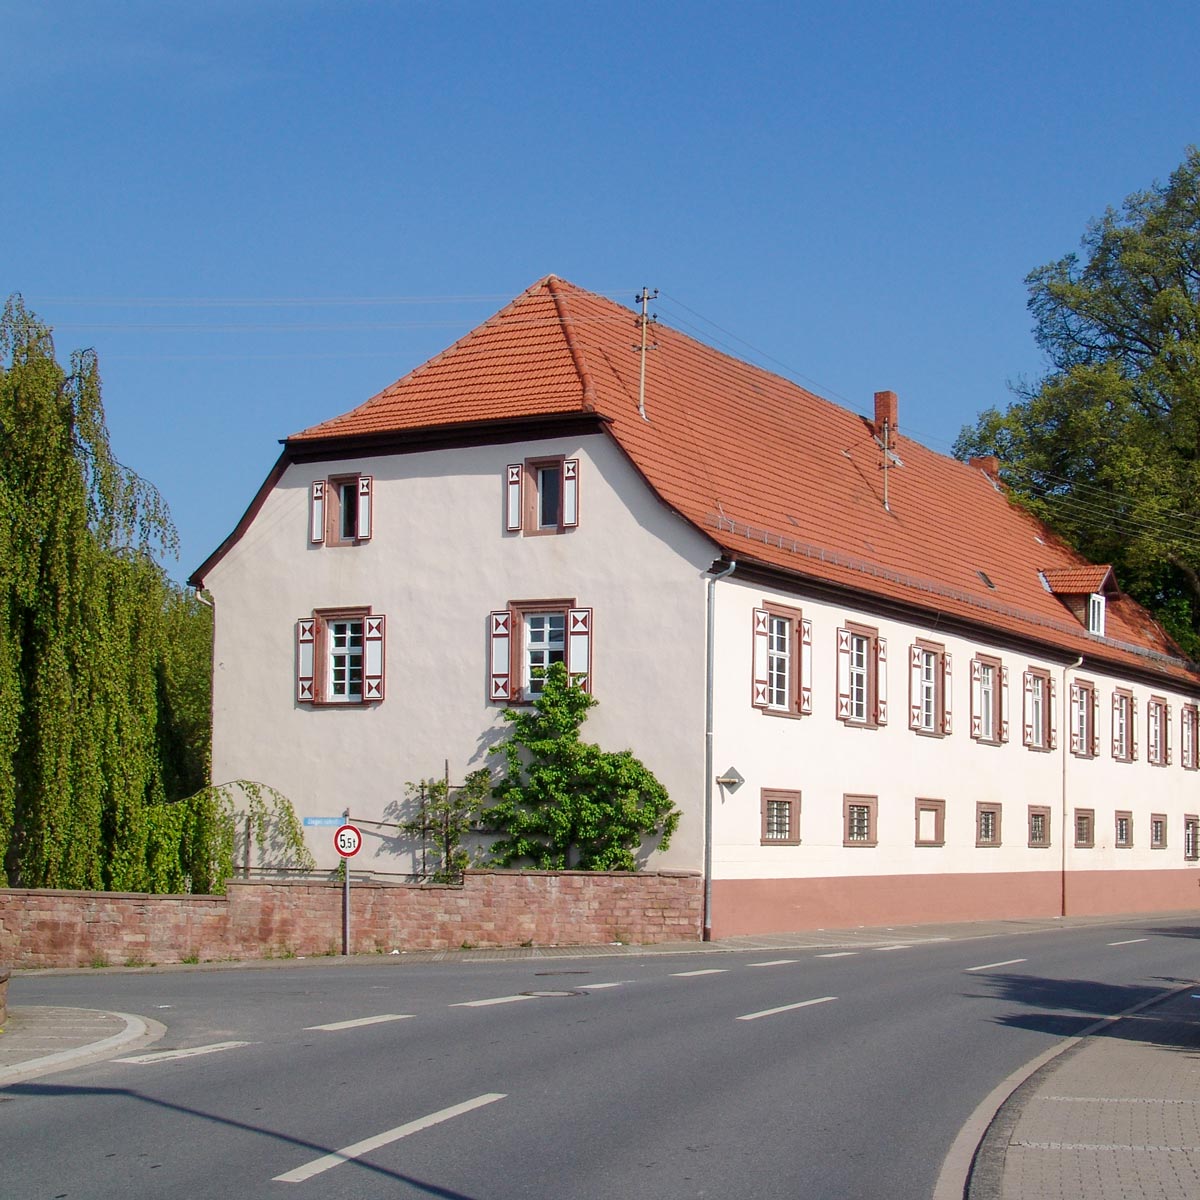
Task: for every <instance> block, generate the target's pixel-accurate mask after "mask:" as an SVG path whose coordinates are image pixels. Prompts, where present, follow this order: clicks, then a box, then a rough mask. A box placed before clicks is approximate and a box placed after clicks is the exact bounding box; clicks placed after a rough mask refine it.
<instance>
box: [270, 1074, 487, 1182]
mask: <svg viewBox="0 0 1200 1200" xmlns="http://www.w3.org/2000/svg"><path fill="white" fill-rule="evenodd" d="M504 1095H505V1094H504V1093H503V1092H485V1093H484V1094H483V1095H482V1096H476V1097H475V1098H474V1099H473V1100H464V1101H463V1102H462V1103H461V1104H455V1105H452V1106H451V1107H450V1108H443V1109H440V1110H439V1111H438V1112H435V1113H430V1114H429V1116H427V1117H418V1118H417V1119H416V1120H415V1121H409V1122H408V1123H407V1124H406V1125H397V1126H396V1128H395V1129H389V1130H387V1132H385V1133H377V1134H376V1135H375V1136H374V1137H369V1138H364V1139H363V1140H362V1141H361V1142H355V1143H354V1144H353V1145H352V1146H344V1147H343V1148H342V1149H341V1150H335V1151H334V1152H333V1153H332V1154H325V1155H322V1157H320V1158H315V1159H313V1161H312V1162H308V1163H305V1164H304V1165H303V1166H302V1167H296V1168H295V1169H294V1170H292V1171H285V1172H284V1174H282V1175H276V1176H275V1177H274V1178H273V1179H272V1180H271V1182H272V1183H303V1182H304V1181H305V1180H306V1179H311V1178H312V1177H313V1176H314V1175H320V1174H321V1173H322V1172H323V1171H328V1170H330V1169H331V1168H333V1167H337V1166H340V1165H341V1164H342V1163H344V1162H351V1161H353V1160H354V1159H356V1158H361V1157H362V1156H363V1155H364V1154H370V1153H371V1151H372V1150H378V1149H379V1148H380V1147H381V1146H387V1145H390V1144H391V1143H392V1142H398V1141H399V1140H400V1139H401V1138H406V1137H409V1136H410V1135H411V1134H414V1133H420V1132H421V1131H422V1130H423V1129H429V1128H430V1127H431V1126H434V1125H440V1124H441V1123H442V1122H443V1121H449V1120H452V1119H453V1118H454V1117H461V1116H462V1115H463V1114H464V1113H469V1112H471V1111H472V1110H474V1109H476V1108H482V1107H483V1106H484V1105H485V1104H494V1103H495V1102H496V1101H497V1100H503V1099H504Z"/></svg>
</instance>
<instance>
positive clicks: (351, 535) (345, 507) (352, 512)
mask: <svg viewBox="0 0 1200 1200" xmlns="http://www.w3.org/2000/svg"><path fill="white" fill-rule="evenodd" d="M338 513H339V518H340V519H339V524H340V526H341V528H340V530H339V534H340V536H341V538H342V540H343V541H347V542H350V541H353V540H354V539H355V538H356V537H358V481H357V480H355V481H354V482H353V483H341V484H338Z"/></svg>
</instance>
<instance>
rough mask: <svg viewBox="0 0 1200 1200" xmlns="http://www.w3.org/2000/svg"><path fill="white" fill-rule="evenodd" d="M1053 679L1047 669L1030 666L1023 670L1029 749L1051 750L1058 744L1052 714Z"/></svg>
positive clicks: (1024, 725)
mask: <svg viewBox="0 0 1200 1200" xmlns="http://www.w3.org/2000/svg"><path fill="white" fill-rule="evenodd" d="M1054 700H1055V696H1054V679H1053V678H1052V677H1051V675H1050V672H1049V671H1043V670H1040V669H1039V668H1037V667H1030V668H1029V670H1028V671H1026V672H1025V713H1024V719H1023V721H1022V725H1023V727H1024V734H1023V736H1024V741H1025V745H1026V746H1028V747H1029V748H1030V750H1053V749H1055V748H1056V746H1057V745H1058V730H1057V727H1056V724H1055V716H1054Z"/></svg>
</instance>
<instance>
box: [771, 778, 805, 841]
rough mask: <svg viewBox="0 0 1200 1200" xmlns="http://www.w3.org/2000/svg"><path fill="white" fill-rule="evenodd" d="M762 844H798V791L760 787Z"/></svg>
mask: <svg viewBox="0 0 1200 1200" xmlns="http://www.w3.org/2000/svg"><path fill="white" fill-rule="evenodd" d="M762 844H763V845H764V846H766V845H772V846H798V845H799V844H800V793H799V792H793V791H784V790H782V789H779V788H763V789H762Z"/></svg>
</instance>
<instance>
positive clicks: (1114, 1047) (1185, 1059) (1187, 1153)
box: [0, 918, 1200, 1200]
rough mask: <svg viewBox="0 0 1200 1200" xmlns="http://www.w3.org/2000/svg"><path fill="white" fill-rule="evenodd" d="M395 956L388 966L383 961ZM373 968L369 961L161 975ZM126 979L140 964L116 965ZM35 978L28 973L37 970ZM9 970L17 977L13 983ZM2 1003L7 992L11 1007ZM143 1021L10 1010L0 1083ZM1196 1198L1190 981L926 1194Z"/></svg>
mask: <svg viewBox="0 0 1200 1200" xmlns="http://www.w3.org/2000/svg"><path fill="white" fill-rule="evenodd" d="M1115 920H1116V919H1114V918H1104V919H1093V920H1088V919H1086V918H1084V919H1075V920H1070V919H1068V921H1067V922H1063V921H1008V922H987V923H979V924H976V925H972V926H964V925H945V926H906V927H896V926H892V927H888V928H885V929H856V930H817V931H811V932H808V933H797V934H771V935H767V936H763V937H745V938H729V939H726V940H724V941H714V942H704V943H699V944H697V943H694V942H688V943H680V944H677V945H669V946H621V945H619V944H614V945H612V946H597V947H590V948H589V947H553V948H533V949H516V950H501V951H436V952H421V953H414V954H409V955H407V956H405V961H406V962H420V961H440V962H445V961H449V960H467V959H473V960H475V961H481V960H487V959H491V960H495V959H515V958H559V957H563V958H567V957H572V958H575V957H597V956H600V957H610V956H611V957H619V956H622V955H655V954H685V953H686V954H695V953H697V952H701V953H703V952H706V951H707V952H713V953H719V952H722V951H730V950H782V949H803V948H815V947H830V946H858V947H864V946H869V945H894V944H896V943H897V942H909V943H911V944H914V945H916V944H919V943H921V942H927V941H944V940H948V939H951V938H953V939H955V940H958V939H969V938H976V937H997V936H1005V935H1006V934H1007V935H1013V934H1019V933H1021V932H1028V931H1030V930H1031V929H1035V928H1053V927H1058V928H1062V927H1063V926H1064V925H1065V924H1070V925H1086V924H1109V923H1115ZM392 961H395V960H392ZM348 962H349V963H355V962H357V963H361V964H363V965H366V964H368V963H371V964H377V965H383V964H384V963H386V962H387V960H386V959H383V960H381V959H379V958H378V957H377V956H375V955H369V956H365V957H357V958H350V959H329V958H321V959H312V960H308V962H307V964H305V963H304V962H303V960H298V959H296V960H275V961H273V962H270V963H256V964H242V963H231V964H220V965H219V966H218V965H217V964H212V965H210V966H207V967H173V968H170V967H168V968H157V969H159V970H164V969H165V970H206V969H207V970H215V969H234V970H247V969H254V968H255V967H258V968H265V969H281V968H287V967H296V966H303V965H308V966H310V967H313V968H317V969H320V968H334V969H336V966H337V965H339V964H345V963H348ZM114 969H117V970H122V971H125V972H128V971H130V970H140V969H141V968H114ZM40 973H41V972H39V974H40ZM20 974H21V972H18V973H17V975H18V976H19V975H20ZM11 999H12V996H11V993H10V1000H11ZM165 1033H166V1028H165V1027H164V1026H163V1025H161V1024H160V1023H159V1022H157V1021H154V1020H151V1019H150V1018H148V1017H139V1016H133V1015H131V1014H128V1013H110V1012H100V1011H98V1010H95V1009H84V1008H55V1007H24V1008H23V1007H20V1006H16V1007H13V1006H11V1004H10V1007H9V1010H8V1020H7V1023H6V1025H5V1026H4V1027H3V1029H0V1088H3V1087H5V1086H7V1085H8V1084H12V1083H17V1082H20V1081H21V1080H25V1079H32V1078H35V1077H36V1076H39V1075H47V1074H51V1073H53V1072H55V1071H62V1070H66V1069H67V1068H69V1067H77V1066H83V1065H85V1064H87V1063H90V1062H98V1061H102V1060H104V1059H107V1058H113V1057H115V1056H116V1055H117V1054H118V1053H122V1052H126V1051H128V1050H130V1049H136V1048H137V1047H140V1046H145V1045H148V1044H150V1043H151V1042H155V1041H157V1040H158V1039H159V1038H161V1037H162V1036H163V1035H164V1034H165ZM1151 1197H1153V1198H1154V1200H1197V1198H1198V1197H1200V983H1195V984H1190V985H1188V986H1187V987H1185V988H1180V989H1176V990H1175V991H1173V992H1171V993H1169V994H1168V995H1167V996H1166V997H1165V998H1158V999H1155V1000H1152V1001H1150V1002H1149V1003H1148V1004H1145V1005H1142V1006H1139V1008H1137V1009H1135V1010H1131V1012H1130V1013H1129V1014H1127V1015H1125V1016H1121V1017H1117V1018H1110V1019H1108V1020H1104V1021H1098V1022H1097V1023H1096V1024H1095V1025H1094V1026H1092V1027H1091V1028H1090V1029H1088V1030H1085V1031H1084V1032H1083V1034H1081V1035H1080V1036H1079V1037H1076V1038H1071V1039H1068V1040H1067V1041H1066V1042H1064V1043H1062V1044H1061V1045H1059V1046H1057V1047H1055V1049H1053V1050H1051V1051H1049V1052H1048V1053H1047V1054H1044V1055H1042V1056H1040V1057H1039V1058H1038V1059H1035V1060H1034V1062H1032V1063H1030V1064H1027V1066H1026V1068H1025V1069H1024V1070H1023V1071H1020V1072H1017V1074H1016V1075H1015V1076H1014V1077H1012V1078H1010V1079H1009V1080H1007V1081H1006V1082H1005V1083H1004V1084H1002V1085H1001V1086H1000V1087H999V1088H997V1090H996V1091H995V1092H993V1093H992V1095H991V1096H989V1097H988V1098H987V1099H986V1100H985V1101H984V1102H983V1103H982V1104H981V1105H980V1107H979V1108H978V1109H977V1110H976V1112H975V1113H974V1114H973V1116H972V1117H971V1119H970V1120H969V1121H968V1122H967V1124H966V1125H965V1126H964V1127H963V1130H962V1132H961V1133H960V1135H959V1138H958V1140H957V1141H956V1142H955V1144H954V1147H953V1148H952V1149H951V1151H950V1153H949V1154H948V1155H947V1158H946V1161H945V1164H944V1165H943V1168H942V1174H941V1178H940V1179H939V1181H938V1185H937V1188H936V1190H935V1193H934V1200H951V1198H953V1200H960V1198H965V1200H1143V1198H1144V1200H1150V1198H1151Z"/></svg>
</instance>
